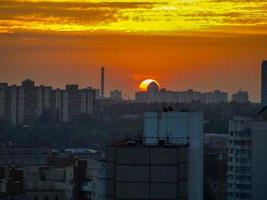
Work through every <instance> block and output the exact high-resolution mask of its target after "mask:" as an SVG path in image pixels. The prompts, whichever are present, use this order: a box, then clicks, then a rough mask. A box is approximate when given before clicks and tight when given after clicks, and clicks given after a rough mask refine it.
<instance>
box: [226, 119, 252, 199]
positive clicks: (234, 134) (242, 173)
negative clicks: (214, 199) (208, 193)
mask: <svg viewBox="0 0 267 200" xmlns="http://www.w3.org/2000/svg"><path fill="white" fill-rule="evenodd" d="M251 122H252V120H251V119H249V118H244V117H235V118H234V119H233V120H231V121H230V123H229V137H228V163H227V165H228V171H227V200H251V199H252V132H251Z"/></svg>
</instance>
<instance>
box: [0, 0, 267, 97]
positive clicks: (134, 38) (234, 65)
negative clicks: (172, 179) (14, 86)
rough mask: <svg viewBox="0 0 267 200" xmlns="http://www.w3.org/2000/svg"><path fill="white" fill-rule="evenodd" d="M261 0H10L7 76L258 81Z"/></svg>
mask: <svg viewBox="0 0 267 200" xmlns="http://www.w3.org/2000/svg"><path fill="white" fill-rule="evenodd" d="M266 8H267V3H265V1H263V0H262V1H261V0H255V1H253V0H251V1H245V0H237V1H232V2H231V1H224V0H211V1H207V0H177V1H172V0H169V1H163V0H155V1H138V0H128V1H127V0H106V1H105V2H104V1H101V0H86V1H71V0H69V1H67V0H65V1H64V0H62V1H58V2H55V1H52V0H40V1H38V0H35V1H30V0H26V1H19V0H1V3H0V70H1V71H0V81H7V82H10V83H19V82H20V81H21V80H22V79H25V78H31V79H33V80H36V82H37V84H48V85H53V86H55V87H63V86H64V84H65V83H78V84H80V85H81V86H89V85H90V86H93V87H99V70H100V69H99V68H100V66H101V65H102V64H103V65H105V66H106V71H107V72H106V73H107V89H108V90H109V89H115V88H118V89H121V90H122V91H123V92H124V94H125V97H128V96H130V97H133V96H134V91H135V90H137V88H138V84H139V83H140V82H141V81H142V79H145V78H154V79H156V80H158V81H159V83H160V85H161V86H162V87H165V88H168V89H173V90H185V89H188V88H193V89H196V90H201V91H210V90H214V89H221V90H224V91H228V92H230V93H232V92H234V91H237V90H238V89H239V88H242V89H244V90H248V91H249V92H250V94H251V96H252V100H253V101H258V100H259V90H260V64H261V62H262V60H263V59H267V53H266V52H267V29H266V27H267V14H266V12H265V11H266Z"/></svg>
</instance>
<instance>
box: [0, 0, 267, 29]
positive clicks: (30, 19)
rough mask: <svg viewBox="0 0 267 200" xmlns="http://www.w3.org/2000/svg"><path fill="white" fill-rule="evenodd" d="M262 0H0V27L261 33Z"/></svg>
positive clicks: (265, 23) (266, 21)
mask: <svg viewBox="0 0 267 200" xmlns="http://www.w3.org/2000/svg"><path fill="white" fill-rule="evenodd" d="M266 9H267V2H266V1H265V0H255V1H253V0H250V1H247V0H235V1H229V0H228V1H227V0H147V1H143V0H142V1H141V0H79V1H77V0H76V1H74V0H1V3H0V32H10V33H14V32H34V31H51V32H79V33H83V32H133V33H161V34H164V33H167V34H176V33H186V32H221V33H246V34H247V33H248V34H265V33H266V31H267V28H266V27H267V12H266Z"/></svg>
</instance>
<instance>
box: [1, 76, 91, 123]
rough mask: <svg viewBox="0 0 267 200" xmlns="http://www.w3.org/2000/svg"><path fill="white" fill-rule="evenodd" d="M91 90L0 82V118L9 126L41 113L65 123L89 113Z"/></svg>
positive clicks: (72, 86) (28, 81) (33, 117)
mask: <svg viewBox="0 0 267 200" xmlns="http://www.w3.org/2000/svg"><path fill="white" fill-rule="evenodd" d="M94 109H95V90H94V89H92V88H90V87H88V88H83V89H79V86H78V85H66V88H65V89H52V87H49V86H43V85H40V86H35V83H34V81H31V80H29V79H27V80H25V81H23V82H22V84H21V85H20V86H17V85H8V84H7V83H0V118H4V119H6V120H9V121H10V122H11V123H12V124H13V125H17V124H23V123H27V122H31V121H33V120H34V119H36V118H37V117H39V116H41V115H42V114H43V113H44V112H45V111H49V112H50V113H52V114H53V115H54V116H55V117H56V118H58V120H59V121H63V122H67V121H69V120H71V119H72V118H74V117H76V116H78V115H80V114H90V115H91V114H93V112H94Z"/></svg>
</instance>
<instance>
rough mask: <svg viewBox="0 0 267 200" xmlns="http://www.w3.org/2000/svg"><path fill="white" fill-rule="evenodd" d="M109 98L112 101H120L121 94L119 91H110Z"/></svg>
mask: <svg viewBox="0 0 267 200" xmlns="http://www.w3.org/2000/svg"><path fill="white" fill-rule="evenodd" d="M110 98H111V99H112V100H114V101H122V100H123V99H122V92H121V91H119V90H113V91H110Z"/></svg>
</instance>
